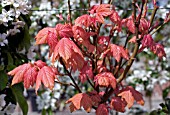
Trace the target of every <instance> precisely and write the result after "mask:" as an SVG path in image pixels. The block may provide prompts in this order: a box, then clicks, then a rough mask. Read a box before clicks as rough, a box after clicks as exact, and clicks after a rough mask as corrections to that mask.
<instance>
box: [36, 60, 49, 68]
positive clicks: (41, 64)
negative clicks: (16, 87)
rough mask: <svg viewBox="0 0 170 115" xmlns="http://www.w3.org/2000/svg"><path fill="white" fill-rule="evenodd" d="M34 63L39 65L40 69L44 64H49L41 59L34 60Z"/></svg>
mask: <svg viewBox="0 0 170 115" xmlns="http://www.w3.org/2000/svg"><path fill="white" fill-rule="evenodd" d="M34 65H36V66H38V67H39V68H40V69H41V68H42V67H44V66H46V65H47V64H46V63H45V62H43V61H41V60H38V61H36V62H34Z"/></svg>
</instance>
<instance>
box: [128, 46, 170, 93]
mask: <svg viewBox="0 0 170 115" xmlns="http://www.w3.org/2000/svg"><path fill="white" fill-rule="evenodd" d="M145 51H146V53H147V55H149V54H150V52H148V51H147V50H146V49H145ZM165 53H166V54H167V55H166V58H163V62H162V63H164V62H165V65H164V66H165V67H164V68H168V67H169V66H170V63H169V59H170V48H169V47H165ZM145 61H146V60H145V59H141V60H140V61H139V62H135V63H134V66H132V69H133V72H132V74H131V75H129V76H128V78H127V79H126V82H127V83H130V84H135V87H136V90H138V91H144V90H148V91H153V90H154V86H155V85H156V84H159V85H161V86H162V85H163V84H166V83H167V82H169V81H170V77H169V76H170V73H169V71H167V70H166V69H163V68H162V64H161V63H160V62H159V61H158V60H157V59H155V60H148V61H147V64H149V67H147V66H146V65H145V64H144V62H145ZM155 65H156V66H155Z"/></svg>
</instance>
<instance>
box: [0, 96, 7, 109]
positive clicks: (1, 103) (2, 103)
mask: <svg viewBox="0 0 170 115" xmlns="http://www.w3.org/2000/svg"><path fill="white" fill-rule="evenodd" d="M5 96H6V95H5V94H1V95H0V110H1V109H2V108H3V107H4V106H5V104H6V102H5V99H4V98H5Z"/></svg>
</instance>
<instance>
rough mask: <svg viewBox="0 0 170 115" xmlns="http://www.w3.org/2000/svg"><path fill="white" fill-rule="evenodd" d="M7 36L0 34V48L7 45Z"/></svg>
mask: <svg viewBox="0 0 170 115" xmlns="http://www.w3.org/2000/svg"><path fill="white" fill-rule="evenodd" d="M6 37H7V35H6V34H5V33H3V34H1V33H0V46H5V45H7V44H8V40H7V39H6Z"/></svg>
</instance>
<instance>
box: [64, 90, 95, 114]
mask: <svg viewBox="0 0 170 115" xmlns="http://www.w3.org/2000/svg"><path fill="white" fill-rule="evenodd" d="M66 103H71V104H70V106H69V107H70V111H71V112H73V111H76V110H78V109H80V108H81V107H83V108H84V109H85V110H86V111H87V112H90V111H91V108H92V105H93V104H92V100H91V98H90V97H89V96H88V95H87V94H85V93H79V94H76V95H74V96H73V97H72V98H70V99H69V100H67V101H66Z"/></svg>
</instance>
